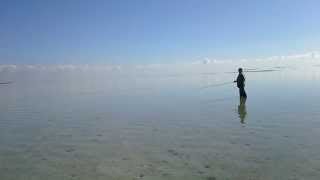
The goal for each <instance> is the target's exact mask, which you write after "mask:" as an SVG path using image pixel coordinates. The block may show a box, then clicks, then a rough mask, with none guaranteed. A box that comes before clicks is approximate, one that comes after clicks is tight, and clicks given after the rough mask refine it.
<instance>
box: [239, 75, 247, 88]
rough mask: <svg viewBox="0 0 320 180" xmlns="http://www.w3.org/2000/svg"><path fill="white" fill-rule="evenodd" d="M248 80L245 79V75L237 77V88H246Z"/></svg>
mask: <svg viewBox="0 0 320 180" xmlns="http://www.w3.org/2000/svg"><path fill="white" fill-rule="evenodd" d="M245 80H246V79H245V78H244V76H243V74H239V75H238V77H237V87H238V88H244V81H245Z"/></svg>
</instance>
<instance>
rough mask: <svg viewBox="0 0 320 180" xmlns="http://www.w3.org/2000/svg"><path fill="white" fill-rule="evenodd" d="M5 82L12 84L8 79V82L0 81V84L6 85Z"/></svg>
mask: <svg viewBox="0 0 320 180" xmlns="http://www.w3.org/2000/svg"><path fill="white" fill-rule="evenodd" d="M7 84H12V82H11V81H8V82H0V85H7Z"/></svg>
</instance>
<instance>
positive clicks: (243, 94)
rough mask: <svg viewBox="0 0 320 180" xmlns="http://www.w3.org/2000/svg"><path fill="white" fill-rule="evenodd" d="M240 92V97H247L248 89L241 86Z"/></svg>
mask: <svg viewBox="0 0 320 180" xmlns="http://www.w3.org/2000/svg"><path fill="white" fill-rule="evenodd" d="M239 94H240V97H243V98H247V94H246V91H245V90H244V87H239Z"/></svg>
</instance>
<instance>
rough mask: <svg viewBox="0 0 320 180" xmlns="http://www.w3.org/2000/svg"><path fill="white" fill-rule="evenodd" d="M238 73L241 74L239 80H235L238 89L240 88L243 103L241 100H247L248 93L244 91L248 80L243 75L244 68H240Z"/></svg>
mask: <svg viewBox="0 0 320 180" xmlns="http://www.w3.org/2000/svg"><path fill="white" fill-rule="evenodd" d="M238 72H239V74H238V77H237V80H235V81H234V82H235V83H237V87H238V88H239V94H240V101H241V100H245V99H247V94H246V91H245V90H244V86H245V81H246V79H245V77H244V75H243V74H242V68H239V69H238Z"/></svg>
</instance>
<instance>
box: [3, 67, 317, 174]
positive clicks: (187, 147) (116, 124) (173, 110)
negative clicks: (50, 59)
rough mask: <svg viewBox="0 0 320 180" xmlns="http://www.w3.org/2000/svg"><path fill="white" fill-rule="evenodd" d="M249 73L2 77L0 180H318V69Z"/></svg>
mask: <svg viewBox="0 0 320 180" xmlns="http://www.w3.org/2000/svg"><path fill="white" fill-rule="evenodd" d="M234 67H236V66H234ZM247 67H248V66H247ZM251 67H254V68H252V69H249V70H248V71H249V72H245V76H246V79H247V82H246V91H247V94H248V99H247V101H246V104H245V105H240V104H239V98H238V90H237V88H236V87H235V85H234V84H232V83H231V82H232V81H233V80H234V79H235V77H236V75H237V74H236V73H234V71H236V69H235V68H233V67H232V68H227V69H219V68H213V69H210V68H205V69H204V70H202V71H201V70H200V71H199V70H198V71H192V73H191V72H190V71H187V70H185V71H178V70H172V69H171V70H167V69H166V68H163V69H161V68H160V69H157V70H145V71H139V72H136V71H134V72H133V71H126V72H118V71H117V72H112V73H110V72H101V71H99V72H91V71H90V72H85V71H77V72H74V71H52V72H51V71H50V72H49V71H19V72H2V73H1V75H2V76H1V80H5V79H9V80H12V81H13V83H12V84H8V85H1V86H0V179H1V180H11V179H12V180H20V179H30V180H31V179H32V180H42V179H49V180H50V179H79V180H82V179H97V180H100V179H101V180H102V179H104V180H105V179H110V180H113V179H115V180H116V179H117V180H126V179H130V180H132V179H152V180H157V179H169V180H170V179H177V180H178V179H193V180H196V179H208V180H213V179H217V180H220V179H223V180H234V179H237V180H238V179H239V180H242V179H243V180H249V179H252V180H259V179H261V180H274V179H281V180H294V179H297V180H301V179H308V180H313V179H314V180H318V179H319V178H320V156H319V152H320V141H319V138H320V111H319V109H320V103H319V100H320V98H319V97H320V96H319V92H320V91H319V90H320V84H319V80H320V73H319V70H320V69H319V67H318V66H315V65H306V67H304V66H301V65H299V66H294V65H292V66H283V67H269V68H261V67H259V66H251ZM248 68H249V67H248ZM256 68H257V69H256ZM159 72H160V73H159Z"/></svg>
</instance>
